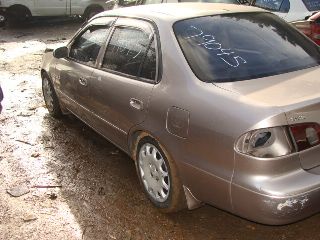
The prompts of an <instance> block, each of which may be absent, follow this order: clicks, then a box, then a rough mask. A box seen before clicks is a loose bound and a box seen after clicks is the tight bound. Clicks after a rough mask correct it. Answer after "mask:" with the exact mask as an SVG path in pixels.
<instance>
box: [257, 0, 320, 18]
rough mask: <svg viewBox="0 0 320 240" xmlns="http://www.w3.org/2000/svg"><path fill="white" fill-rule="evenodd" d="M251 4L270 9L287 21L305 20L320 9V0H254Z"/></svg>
mask: <svg viewBox="0 0 320 240" xmlns="http://www.w3.org/2000/svg"><path fill="white" fill-rule="evenodd" d="M251 5H252V6H256V7H260V8H263V9H266V10H269V11H271V12H273V13H274V14H276V15H278V16H279V17H281V18H283V19H284V20H286V21H287V22H292V21H298V20H305V19H307V18H308V17H310V16H311V15H312V14H313V13H315V12H318V11H319V10H320V0H253V1H251Z"/></svg>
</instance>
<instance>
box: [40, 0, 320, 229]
mask: <svg viewBox="0 0 320 240" xmlns="http://www.w3.org/2000/svg"><path fill="white" fill-rule="evenodd" d="M319 60H320V52H319V48H318V46H317V45H316V44H314V43H313V42H312V41H311V40H309V39H308V38H307V37H306V36H304V35H303V34H302V33H300V32H298V31H297V30H296V29H295V28H293V27H291V26H290V25H288V24H287V23H286V22H285V21H283V20H281V19H280V18H279V17H277V16H275V15H273V14H272V13H270V12H268V11H265V10H262V9H258V8H254V7H248V6H237V5H231V4H225V5H224V4H207V3H186V4H160V5H149V6H138V7H132V8H123V9H117V10H112V11H107V12H104V13H101V14H99V15H97V16H96V17H94V18H93V19H91V20H90V21H89V22H88V23H87V24H85V25H84V26H83V27H82V28H81V29H80V30H79V31H78V32H77V33H76V34H75V36H74V37H73V38H72V39H71V41H70V42H69V43H68V44H67V46H65V47H61V48H58V49H55V50H54V51H50V50H47V51H46V53H45V55H44V57H43V65H42V70H41V76H42V86H43V95H44V100H45V103H46V106H47V108H48V111H49V113H50V114H51V115H52V116H53V117H59V116H61V115H63V114H70V113H71V114H74V115H76V116H77V117H78V118H79V119H81V120H82V121H83V122H85V123H86V124H88V125H89V126H90V127H92V128H93V129H94V130H95V131H97V132H98V133H100V134H101V135H103V136H104V137H105V138H107V139H108V140H109V141H110V142H112V143H114V144H115V145H116V146H118V147H119V148H120V149H122V150H123V151H124V152H126V153H127V154H128V155H129V156H131V157H132V159H133V160H134V161H135V163H136V168H137V173H138V177H139V179H140V181H141V185H142V189H143V190H144V192H145V194H146V196H147V197H148V198H149V199H150V201H151V202H152V203H153V204H154V205H155V206H156V207H158V208H159V209H161V210H162V211H164V212H173V211H178V210H180V209H183V208H186V207H188V208H189V209H193V208H196V207H198V206H200V205H201V204H202V203H207V204H210V205H213V206H216V207H218V208H220V209H224V210H226V211H229V212H231V213H234V214H236V215H239V216H241V217H244V218H247V219H250V220H253V221H257V222H260V223H265V224H274V225H276V224H287V223H291V222H294V221H297V220H300V219H303V218H305V217H308V216H310V215H312V214H315V213H317V212H319V210H320V205H319V201H320V90H319V89H320V78H319V75H320V68H319Z"/></svg>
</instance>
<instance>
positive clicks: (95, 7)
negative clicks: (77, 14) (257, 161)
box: [83, 3, 104, 17]
mask: <svg viewBox="0 0 320 240" xmlns="http://www.w3.org/2000/svg"><path fill="white" fill-rule="evenodd" d="M95 9H98V10H101V12H103V11H104V8H103V7H102V6H101V5H99V4H97V3H95V4H90V5H89V6H87V7H86V9H85V10H84V12H83V15H84V16H85V17H86V16H88V14H89V13H90V11H92V10H95Z"/></svg>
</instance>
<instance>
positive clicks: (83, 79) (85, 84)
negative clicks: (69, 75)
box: [79, 77, 88, 87]
mask: <svg viewBox="0 0 320 240" xmlns="http://www.w3.org/2000/svg"><path fill="white" fill-rule="evenodd" d="M79 83H80V84H81V85H82V86H85V87H86V86H87V85H88V81H87V79H85V78H83V77H80V78H79Z"/></svg>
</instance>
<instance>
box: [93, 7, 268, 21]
mask: <svg viewBox="0 0 320 240" xmlns="http://www.w3.org/2000/svg"><path fill="white" fill-rule="evenodd" d="M241 12H268V11H266V10H263V9H261V8H257V7H251V6H245V5H236V4H224V3H162V4H150V5H140V6H134V7H125V8H118V9H114V10H109V11H105V12H103V13H100V14H98V15H97V16H98V17H99V16H100V17H101V16H125V17H139V18H146V19H150V20H154V21H156V20H161V21H167V22H172V21H178V20H182V19H187V18H193V17H200V16H207V15H218V14H219V15H220V14H227V13H241Z"/></svg>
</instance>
